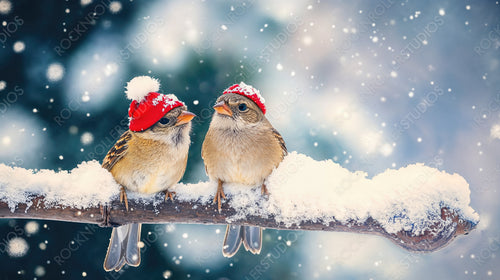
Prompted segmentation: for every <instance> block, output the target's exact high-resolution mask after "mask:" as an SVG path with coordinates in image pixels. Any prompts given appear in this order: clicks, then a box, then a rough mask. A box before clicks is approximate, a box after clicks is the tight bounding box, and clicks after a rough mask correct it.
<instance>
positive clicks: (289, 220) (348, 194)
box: [175, 152, 479, 234]
mask: <svg viewBox="0 0 500 280" xmlns="http://www.w3.org/2000/svg"><path fill="white" fill-rule="evenodd" d="M267 187H268V191H269V192H270V196H269V199H264V198H262V196H261V194H260V192H261V190H260V186H256V187H253V188H252V187H248V186H242V185H234V184H226V185H225V187H224V191H225V193H226V195H227V196H229V197H230V198H231V200H230V201H229V203H230V204H231V206H232V207H233V208H235V209H236V210H237V213H236V215H235V216H233V217H229V218H228V221H229V222H230V221H235V220H238V219H244V218H245V216H246V215H261V216H269V215H272V216H274V217H275V219H276V221H278V222H284V223H285V224H286V225H287V226H290V225H292V224H298V223H300V222H302V221H319V222H324V223H328V222H330V221H332V218H333V217H335V219H336V220H338V221H342V222H348V221H350V220H355V221H359V222H363V221H364V220H366V218H368V217H372V218H374V219H376V220H377V221H379V222H380V223H381V224H382V226H383V227H384V228H385V229H386V230H387V231H388V232H390V233H393V232H397V231H399V230H401V229H404V230H411V231H412V232H413V233H415V234H420V233H422V231H423V230H425V229H427V228H428V227H429V226H430V225H432V224H433V223H434V222H435V221H436V219H440V218H439V217H440V214H441V207H449V208H450V209H453V210H455V211H457V212H458V214H459V215H461V216H462V218H464V219H466V220H469V221H472V222H474V223H476V222H478V220H479V216H478V214H477V213H475V211H474V210H473V209H472V208H471V207H470V206H469V203H470V197H469V196H470V189H469V184H468V183H467V182H466V181H465V179H464V178H463V177H462V176H460V175H458V174H453V175H451V174H448V173H446V172H443V171H439V170H437V169H435V168H431V167H428V166H424V165H423V164H412V165H409V166H407V167H404V168H400V169H398V170H392V169H390V170H386V171H385V172H383V173H381V174H379V175H377V176H374V177H373V178H372V179H369V178H367V174H366V173H365V172H361V171H357V172H351V171H349V170H348V169H346V168H343V167H342V166H340V165H339V164H337V163H334V162H333V161H331V160H327V161H315V160H314V159H312V158H310V157H308V156H306V155H303V154H299V153H296V152H293V153H290V154H289V155H288V156H286V157H285V159H284V161H283V162H282V163H281V164H280V166H279V167H278V168H277V169H276V170H275V171H274V172H273V173H272V174H271V175H270V177H269V178H268V182H267ZM215 190H216V183H215V182H202V183H198V184H186V185H184V184H179V185H177V186H175V192H176V193H177V199H178V200H182V201H193V200H197V201H198V202H200V203H211V199H212V197H213V194H214V193H215Z"/></svg>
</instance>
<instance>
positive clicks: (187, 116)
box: [175, 111, 196, 126]
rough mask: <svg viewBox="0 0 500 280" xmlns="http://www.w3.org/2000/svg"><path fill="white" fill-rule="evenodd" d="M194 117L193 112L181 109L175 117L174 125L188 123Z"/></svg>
mask: <svg viewBox="0 0 500 280" xmlns="http://www.w3.org/2000/svg"><path fill="white" fill-rule="evenodd" d="M194 117H196V115H195V114H193V113H191V112H189V111H182V113H181V114H180V115H179V116H178V117H177V122H176V123H175V126H178V125H181V124H185V123H188V122H190V121H191V120H192V119H193V118H194Z"/></svg>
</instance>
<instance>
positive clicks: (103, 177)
mask: <svg viewBox="0 0 500 280" xmlns="http://www.w3.org/2000/svg"><path fill="white" fill-rule="evenodd" d="M119 190H120V189H119V185H118V184H117V183H116V182H115V180H114V179H113V176H112V175H111V173H109V172H108V171H107V170H106V169H103V168H102V167H101V165H100V164H99V163H98V162H97V161H88V162H82V163H81V164H79V165H78V166H77V167H76V168H74V169H73V170H71V171H69V172H68V171H59V172H55V171H52V170H46V169H43V170H39V171H34V170H31V169H24V168H20V167H10V166H7V165H4V164H0V201H4V202H6V203H7V204H8V206H9V208H10V210H11V211H14V210H15V209H16V207H17V205H18V204H20V203H23V204H24V203H25V204H27V205H28V207H30V206H31V199H33V198H35V197H37V196H44V197H45V200H44V202H45V205H46V206H55V205H60V206H63V207H65V206H67V207H73V208H78V209H84V208H88V207H95V206H98V205H102V204H104V203H106V202H109V201H111V200H112V199H113V198H116V197H118V194H119Z"/></svg>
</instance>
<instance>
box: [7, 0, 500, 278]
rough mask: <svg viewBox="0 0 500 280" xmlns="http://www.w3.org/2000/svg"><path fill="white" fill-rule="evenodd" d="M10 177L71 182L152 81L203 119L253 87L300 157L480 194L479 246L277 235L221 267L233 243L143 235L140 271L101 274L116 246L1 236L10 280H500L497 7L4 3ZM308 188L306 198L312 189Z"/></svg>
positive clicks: (219, 231) (178, 230)
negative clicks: (135, 91)
mask: <svg viewBox="0 0 500 280" xmlns="http://www.w3.org/2000/svg"><path fill="white" fill-rule="evenodd" d="M0 22H1V23H2V25H1V26H0V44H1V48H0V62H1V64H0V65H1V70H0V162H2V163H5V164H9V165H12V166H21V167H24V168H38V169H65V170H66V169H72V168H74V167H75V166H76V165H77V164H78V163H80V162H81V161H86V160H93V159H96V160H99V161H102V158H103V157H104V156H105V154H106V153H107V151H108V149H109V148H110V147H111V146H112V145H113V144H114V142H115V141H116V139H117V138H118V137H119V135H120V133H121V132H123V131H124V130H125V129H126V128H127V119H126V114H127V109H128V105H129V101H128V100H126V98H125V94H124V86H125V85H126V82H127V81H129V80H130V79H131V78H133V77H134V76H137V75H152V76H154V77H156V78H159V79H160V81H161V83H162V88H161V90H160V91H161V92H162V93H175V94H176V95H177V96H178V97H179V99H181V100H183V101H185V102H186V104H187V105H188V107H189V109H190V110H191V111H193V112H194V113H196V114H197V115H198V118H196V119H195V121H194V125H193V133H192V141H193V143H192V147H191V150H190V157H189V162H188V168H187V171H186V174H185V176H184V178H183V182H193V183H195V182H198V181H199V180H207V177H206V175H205V173H204V168H203V162H202V160H201V157H200V150H201V143H202V141H203V138H204V135H205V133H206V131H207V129H208V124H209V121H210V117H211V114H212V112H213V111H212V109H211V106H212V105H213V104H214V101H215V99H216V98H217V96H218V95H220V94H221V93H222V91H223V90H224V89H225V88H227V87H228V86H230V85H232V84H234V83H239V82H240V81H244V82H246V83H248V84H251V85H253V86H254V87H256V88H258V89H260V91H261V93H262V94H263V96H264V97H265V98H266V105H267V107H268V113H267V116H268V118H269V119H270V121H271V122H272V123H273V125H274V126H275V127H276V128H277V130H278V131H280V132H281V134H282V135H283V137H284V139H285V141H286V143H287V146H288V149H289V150H290V151H299V152H301V153H304V154H307V155H310V156H311V157H313V158H314V159H316V160H323V159H332V160H334V161H336V162H338V163H340V164H341V165H342V166H344V167H346V168H348V169H350V170H352V171H354V170H363V171H366V172H368V174H369V175H370V176H373V175H375V174H377V173H379V172H382V171H384V170H385V169H388V168H399V167H402V166H405V165H407V164H410V163H415V162H424V163H426V164H428V165H431V166H435V167H437V168H439V169H441V170H445V171H447V172H449V173H459V174H461V175H462V176H464V177H465V179H466V180H467V181H468V182H469V184H470V189H471V195H470V196H471V205H472V207H473V208H474V209H476V210H477V211H478V213H479V214H480V216H481V222H480V223H479V225H478V228H477V229H476V230H475V231H473V232H472V233H471V234H470V235H468V236H466V237H460V238H458V239H457V240H456V241H454V242H453V243H451V244H450V245H449V246H447V247H446V248H444V249H441V250H440V251H437V252H434V253H430V254H413V253H409V252H407V251H405V250H403V249H400V248H398V247H396V246H395V245H393V244H392V243H390V242H389V241H388V240H385V239H383V238H380V237H375V236H368V235H357V234H346V233H331V232H300V231H276V230H266V231H265V234H264V248H263V251H262V253H261V254H260V255H256V256H254V255H251V254H249V253H247V252H245V251H244V250H241V251H240V252H239V253H238V254H237V255H236V256H235V257H234V258H231V259H225V258H223V257H222V254H221V244H222V238H223V234H224V230H225V228H224V227H223V226H202V225H145V226H144V227H143V235H142V239H143V241H144V243H145V247H144V249H143V253H142V258H143V259H142V263H141V266H140V267H138V268H126V269H124V270H122V271H121V272H120V273H114V272H113V273H106V272H104V270H103V269H102V262H103V260H104V256H105V252H106V248H107V243H108V238H109V234H110V232H111V230H110V229H101V228H98V227H94V226H91V225H89V226H87V225H84V224H72V223H62V222H50V221H25V220H10V221H8V220H0V253H1V254H0V263H1V264H2V265H1V267H2V273H1V275H0V278H1V279H14V278H16V279H17V278H22V279H35V278H36V279H59V278H62V279H81V278H90V279H118V278H119V279H136V278H138V277H142V278H145V279H161V278H162V277H163V278H167V279H333V278H335V279H425V278H428V279H499V278H500V276H499V275H500V260H499V259H498V257H497V255H498V254H499V252H500V226H499V224H498V220H499V216H500V215H499V214H500V206H499V205H500V204H499V203H498V200H499V193H498V190H499V188H500V187H499V179H500V175H499V174H500V159H499V158H500V80H499V77H500V71H499V62H500V61H499V59H500V52H499V48H500V5H499V2H498V1H402V2H400V1H393V0H378V1H284V0H279V1H263V0H262V1H257V0H248V1H234V2H233V1H181V0H173V1H145V0H134V1H132V0H130V1H128V0H121V1H110V0H102V1H99V0H79V1H76V0H70V1H28V0H25V1H21V0H0ZM305 187H312V186H305Z"/></svg>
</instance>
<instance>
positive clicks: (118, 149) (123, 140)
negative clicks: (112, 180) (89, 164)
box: [102, 130, 132, 171]
mask: <svg viewBox="0 0 500 280" xmlns="http://www.w3.org/2000/svg"><path fill="white" fill-rule="evenodd" d="M131 138H132V133H130V130H127V131H125V132H124V133H123V134H122V136H120V139H118V141H116V144H115V145H114V146H113V147H112V148H111V149H110V150H109V152H108V154H107V155H106V157H104V160H103V161H102V167H103V168H105V169H107V170H108V171H111V169H112V168H113V166H115V164H116V163H117V162H118V161H119V160H120V159H121V158H122V157H123V156H124V155H125V154H126V153H127V148H128V142H129V141H130V139H131Z"/></svg>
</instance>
